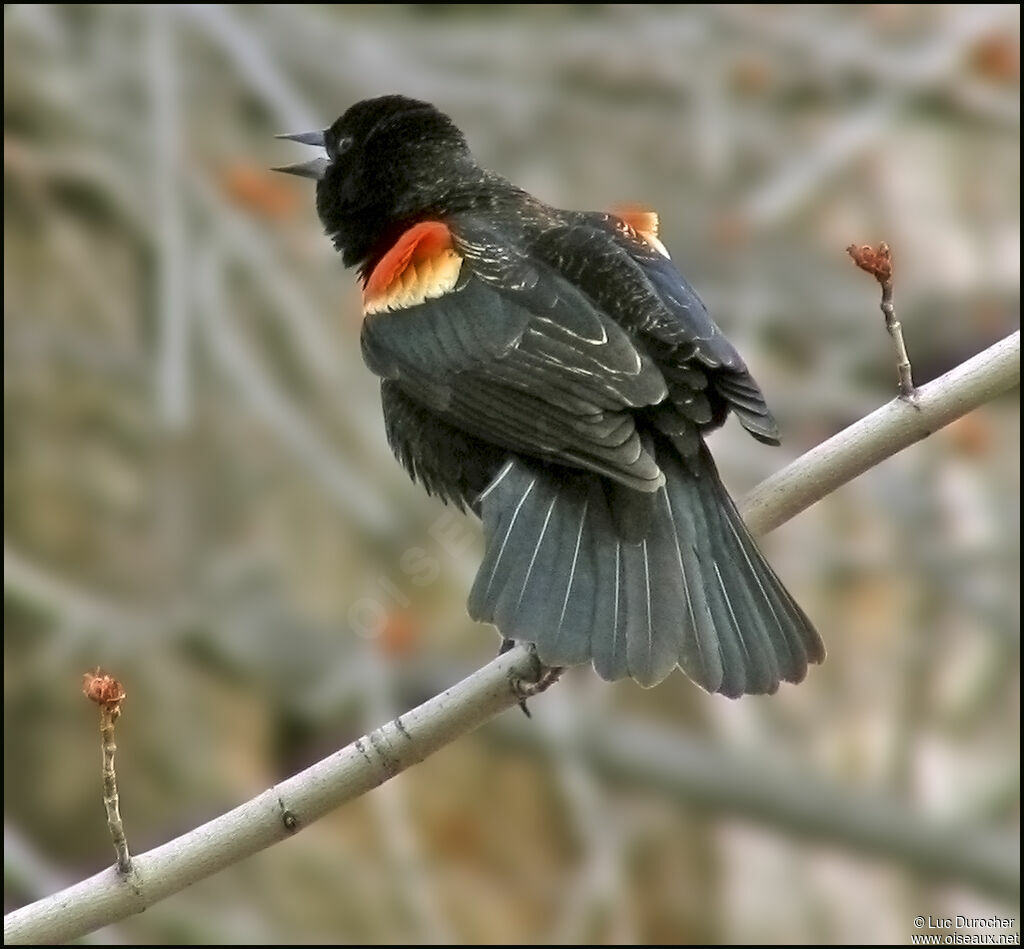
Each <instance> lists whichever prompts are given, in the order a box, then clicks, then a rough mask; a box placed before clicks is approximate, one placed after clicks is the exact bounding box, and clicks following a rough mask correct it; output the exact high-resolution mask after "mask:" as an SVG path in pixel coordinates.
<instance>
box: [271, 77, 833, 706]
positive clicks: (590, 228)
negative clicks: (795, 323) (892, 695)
mask: <svg viewBox="0 0 1024 949" xmlns="http://www.w3.org/2000/svg"><path fill="white" fill-rule="evenodd" d="M283 137H285V138H289V139H292V140H295V141H299V142H303V143H305V144H308V145H316V146H322V147H323V148H325V149H326V152H327V157H326V158H322V157H321V158H316V159H314V160H313V161H310V162H306V163H304V164H299V165H291V166H288V167H286V168H282V169H279V170H281V171H287V172H290V173H293V174H298V175H303V176H305V177H309V178H315V179H316V181H317V188H316V207H317V211H318V213H319V215H320V219H321V221H322V222H323V225H324V228H325V229H326V231H327V233H328V235H329V236H330V238H331V239H332V240H333V242H334V245H335V247H336V248H337V249H338V250H339V251H340V252H341V254H342V259H343V260H344V262H345V264H346V266H350V267H351V266H356V267H358V268H359V274H360V276H361V278H362V284H363V309H364V313H365V319H364V321H363V329H362V349H363V356H364V358H365V360H366V364H367V366H369V368H370V369H371V370H372V371H373V372H374V373H376V374H377V375H378V376H380V378H381V380H382V382H381V399H382V402H383V408H384V420H385V424H386V426H387V434H388V439H389V441H390V443H391V446H392V448H393V450H394V452H395V455H396V456H397V458H398V460H399V461H400V462H401V463H402V464H403V465H404V466H405V468H406V469H407V470H408V472H409V474H410V475H411V476H412V477H413V478H414V479H415V480H418V481H420V482H421V483H422V484H423V486H424V487H425V488H426V489H427V491H429V492H430V493H432V494H436V495H438V496H439V497H441V498H443V499H444V500H445V501H451V502H453V503H455V504H457V505H460V506H462V507H469V508H470V509H472V510H473V511H474V512H476V513H477V514H478V515H479V516H480V518H481V519H482V521H483V527H484V534H485V537H486V542H487V552H486V554H485V556H484V561H483V565H482V566H481V568H480V572H479V574H478V575H477V578H476V582H475V583H474V585H473V590H472V592H471V594H470V597H469V612H470V615H471V616H472V617H473V618H474V619H477V620H481V621H485V622H490V623H494V624H495V625H496V626H497V627H498V629H499V630H500V632H501V633H502V635H503V636H505V637H506V638H507V639H508V640H520V641H525V642H530V643H535V644H536V649H537V654H538V656H539V658H540V660H541V661H542V662H543V663H545V664H546V665H549V666H563V665H572V664H577V663H583V662H586V661H588V660H592V661H593V664H594V668H595V669H596V670H597V672H598V674H599V675H601V676H602V677H603V678H605V679H621V678H624V677H626V676H632V678H634V679H635V680H636V681H637V682H639V683H640V684H641V685H644V686H651V685H654V684H656V683H658V682H660V681H661V680H662V679H664V678H665V676H667V675H668V674H669V672H671V671H672V669H673V668H674V667H675V666H676V665H678V666H680V668H682V670H683V671H684V672H685V673H686V674H687V675H688V676H689V677H690V678H691V679H693V680H694V681H695V682H697V683H698V684H699V685H701V686H703V687H704V688H705V689H707V690H708V691H710V692H722V693H724V694H725V695H729V696H739V695H742V694H744V693H764V692H774V691H775V690H776V689H777V688H778V685H779V681H780V680H785V681H788V682H799V681H800V680H801V679H803V677H804V675H805V674H806V672H807V664H808V663H809V662H820V661H821V660H822V659H823V658H824V655H825V650H824V647H823V645H822V642H821V640H820V638H819V637H818V634H817V633H816V632H815V630H814V627H813V626H812V625H811V623H810V621H809V620H808V618H807V617H806V615H805V614H804V612H803V611H802V610H801V609H800V607H799V606H798V605H797V604H796V603H795V602H794V601H793V598H792V597H791V596H790V595H789V593H788V592H787V591H786V589H785V588H784V587H783V585H782V583H781V582H780V581H779V579H778V577H776V575H775V573H774V572H773V571H772V569H771V567H770V566H769V565H768V563H767V562H766V561H765V559H764V557H763V556H762V554H761V552H760V551H759V550H758V548H757V545H756V544H755V543H754V540H753V538H752V537H751V536H750V533H749V532H748V530H747V529H746V527H745V526H744V524H743V521H742V520H741V518H740V516H739V514H738V513H737V510H736V506H735V505H734V504H733V502H732V500H731V499H730V497H729V495H728V494H727V492H726V491H725V488H724V487H723V486H722V483H721V481H720V480H719V477H718V472H717V470H716V468H715V464H714V461H713V460H712V458H711V454H710V452H709V451H708V449H707V446H706V445H705V444H704V438H703V434H704V432H706V431H709V430H711V429H714V428H717V427H718V426H720V425H721V424H722V423H723V422H724V421H725V418H726V416H727V415H728V414H729V412H733V413H734V414H735V415H736V417H737V418H738V419H739V422H740V424H741V425H742V426H743V427H744V428H746V429H747V431H749V432H750V434H752V435H753V436H754V437H755V438H757V439H758V440H760V441H762V442H767V443H768V444H772V445H774V444H778V430H777V428H776V424H775V421H774V419H773V418H772V416H771V413H770V412H769V411H768V408H767V406H766V405H765V401H764V397H763V396H762V394H761V390H760V389H759V388H758V386H757V383H756V382H754V380H753V378H751V375H750V373H749V372H748V371H747V368H746V366H745V365H744V363H743V360H742V359H741V358H740V357H739V355H738V354H737V352H736V350H735V349H734V348H733V347H732V345H731V344H730V343H729V341H728V340H727V339H726V338H725V337H724V336H723V335H722V333H721V331H720V330H719V328H718V327H717V326H716V325H715V323H714V322H713V321H712V320H711V317H710V316H709V315H708V313H707V310H706V309H705V308H704V305H703V303H701V301H700V299H699V298H698V297H697V294H696V293H695V292H694V290H693V289H692V288H691V287H690V285H689V284H688V283H687V282H686V280H684V279H683V277H682V276H680V274H679V272H678V271H677V270H676V268H675V267H674V266H673V264H672V263H671V261H670V260H669V258H668V254H667V253H666V251H665V248H664V247H663V246H662V244H661V242H660V241H659V240H658V237H657V218H656V216H655V215H654V214H651V213H640V214H608V213H600V212H582V211H563V210H559V209H557V208H553V207H550V206H549V205H547V204H544V203H543V202H542V201H539V200H537V199H536V198H534V197H533V196H531V195H529V194H527V193H526V192H525V191H523V190H522V189H520V188H517V187H516V186H515V185H513V184H511V183H510V182H508V181H506V180H505V179H504V178H502V177H500V176H499V175H497V174H494V173H493V172H490V171H487V170H485V169H483V168H481V167H480V166H479V165H478V164H477V163H476V161H475V160H474V158H473V156H472V154H471V153H470V151H469V148H468V146H467V144H466V140H465V138H464V137H463V134H462V132H460V131H459V129H458V128H456V126H455V125H454V123H453V122H452V121H451V119H449V118H448V117H447V116H446V115H443V114H442V113H441V112H439V111H438V110H437V109H435V108H434V107H433V106H432V105H429V104H428V103H426V102H419V101H416V100H414V99H408V98H405V97H403V96H384V97H382V98H378V99H369V100H366V101H363V102H359V103H357V104H356V105H354V106H352V108H350V109H349V110H348V111H347V112H346V113H345V114H344V115H343V116H342V117H341V118H340V119H338V120H337V121H336V122H335V123H334V124H333V125H332V126H331V127H330V128H329V129H327V130H325V131H323V132H310V133H304V134H300V135H288V136H283Z"/></svg>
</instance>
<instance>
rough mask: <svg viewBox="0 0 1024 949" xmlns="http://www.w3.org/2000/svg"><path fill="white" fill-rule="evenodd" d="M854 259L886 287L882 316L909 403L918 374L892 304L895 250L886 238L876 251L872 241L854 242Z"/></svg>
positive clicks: (851, 249) (850, 250)
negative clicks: (870, 242)
mask: <svg viewBox="0 0 1024 949" xmlns="http://www.w3.org/2000/svg"><path fill="white" fill-rule="evenodd" d="M846 253H848V254H849V255H850V256H851V257H852V258H853V262H854V263H855V264H856V265H857V266H858V267H860V269H861V270H863V271H864V272H865V273H869V274H871V276H873V277H874V278H875V279H876V280H877V281H878V284H879V286H880V287H881V288H882V303H881V308H882V315H883V316H884V317H885V328H886V329H887V330H888V331H889V335H890V336H891V337H892V342H893V346H895V347H896V373H897V377H898V379H899V387H900V397H901V398H903V399H906V400H907V401H908V402H914V401H915V400H916V398H917V389H916V387H915V386H914V377H913V375H912V374H911V371H910V356H908V355H907V344H906V343H905V342H904V341H903V324H902V323H901V322H900V321H899V320H897V319H896V310H895V308H894V307H893V303H892V251H890V250H889V245H888V244H886V243H885V241H882V243H881V244H879V245H878V250H875V249H874V248H873V247H871V246H870V245H868V244H863V245H861V246H860V247H858V246H857V245H856V244H851V245H850V246H849V247H847V248H846Z"/></svg>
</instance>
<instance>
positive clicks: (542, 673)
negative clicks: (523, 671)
mask: <svg viewBox="0 0 1024 949" xmlns="http://www.w3.org/2000/svg"><path fill="white" fill-rule="evenodd" d="M514 645H515V641H514V640H512V639H503V640H502V641H501V646H500V647H499V648H498V655H499V656H501V655H503V654H504V653H506V652H508V651H509V650H510V649H511V648H512V647H513V646H514ZM529 648H530V653H531V654H532V656H533V658H534V660H535V662H536V664H535V670H536V671H535V677H534V678H530V679H526V678H522V677H518V676H517V677H515V678H513V679H512V680H511V686H512V691H513V692H514V693H515V694H516V695H517V696H518V698H519V707H520V708H521V709H522V710H523V714H524V715H525V716H526V717H527V718H532V717H533V716H532V715H531V714H530V710H529V708H527V706H526V700H527V699H529V698H533V696H535V695H540V693H541V692H544V691H546V690H547V689H549V688H551V686H553V685H554V684H555V683H556V682H557V681H558V680H559V679H560V678H561V677H562V673H563V672H565V667H564V666H545V665H543V664H542V663H541V661H540V660H539V659H538V658H537V647H536V646H534V645H533V644H532V643H531V644H530V646H529Z"/></svg>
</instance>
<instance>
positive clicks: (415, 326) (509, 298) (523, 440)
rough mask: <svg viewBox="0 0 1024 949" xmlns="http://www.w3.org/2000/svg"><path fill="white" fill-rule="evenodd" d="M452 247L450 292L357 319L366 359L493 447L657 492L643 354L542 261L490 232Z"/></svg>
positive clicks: (658, 389) (658, 378) (649, 369)
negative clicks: (639, 415) (454, 263)
mask: <svg viewBox="0 0 1024 949" xmlns="http://www.w3.org/2000/svg"><path fill="white" fill-rule="evenodd" d="M457 246H458V250H459V252H460V253H461V254H462V256H463V263H462V271H461V274H460V277H459V280H458V282H457V283H456V284H455V286H454V287H453V288H452V289H451V290H449V291H448V292H446V293H444V294H443V295H441V296H439V297H437V298H435V299H424V300H422V302H419V303H416V304H415V305H412V306H406V307H403V308H401V309H397V310H393V311H388V312H378V313H374V314H372V315H370V316H368V317H367V318H366V319H365V321H364V323H363V333H362V345H363V353H364V357H365V359H366V362H367V365H368V366H369V367H370V368H371V369H372V370H373V371H374V372H375V373H377V374H378V375H380V376H382V377H383V378H384V379H386V380H389V381H391V382H393V383H395V384H396V385H397V386H398V387H399V388H400V389H401V391H402V392H403V393H404V394H405V395H406V396H408V397H410V398H411V399H413V400H414V401H415V402H417V403H419V404H420V405H422V406H424V407H425V408H426V409H429V410H430V411H432V412H435V413H437V415H439V416H440V417H441V418H442V419H443V420H444V421H445V422H446V423H447V424H449V425H451V426H454V427H455V428H458V429H461V430H463V431H466V432H468V433H470V434H471V435H473V436H475V437H476V438H479V439H482V440H484V441H486V442H488V443H490V444H492V445H496V446H499V447H501V448H504V449H507V450H511V451H515V452H519V453H522V454H525V455H528V456H531V457H534V458H539V459H542V460H545V461H549V462H556V463H561V464H566V465H570V466H572V467H576V468H581V469H586V470H590V471H594V472H597V473H599V474H602V475H604V476H606V477H608V478H610V479H611V480H613V481H615V482H618V483H620V484H622V485H625V486H627V487H630V488H633V489H637V490H640V491H644V492H653V491H656V490H657V489H658V488H659V487H660V486H661V485H662V484H663V483H664V478H663V475H662V473H661V470H660V469H659V467H658V465H657V463H656V462H655V460H654V457H653V455H652V454H651V453H650V452H649V451H648V450H647V449H646V448H645V447H644V445H643V444H642V443H641V439H640V436H639V434H638V432H637V429H636V425H635V422H634V418H633V410H635V409H638V408H641V407H645V406H650V405H654V404H656V403H658V402H660V401H661V400H662V399H664V397H665V395H666V393H667V387H666V383H665V380H664V378H663V376H662V374H661V372H660V371H659V370H658V368H657V367H656V366H655V364H654V362H653V361H652V360H651V358H650V357H649V356H648V355H647V354H646V353H645V352H644V351H643V350H642V349H641V348H639V347H637V346H636V345H635V344H634V342H633V340H631V338H630V336H629V335H628V334H627V333H626V332H625V331H624V330H623V329H622V328H621V327H620V326H619V325H617V324H616V322H615V321H614V320H612V319H610V318H609V317H608V316H607V315H606V314H604V313H602V312H601V311H600V310H599V309H598V308H597V307H595V306H594V304H593V303H592V302H591V300H590V299H588V297H587V296H584V294H582V293H581V292H580V291H579V290H578V289H576V288H575V287H574V286H573V285H572V284H571V283H570V282H569V281H568V280H566V279H565V278H564V277H562V276H560V275H559V274H558V273H557V272H555V271H554V270H553V269H552V268H550V267H548V266H546V265H544V264H542V263H534V262H532V261H530V260H528V259H526V258H525V257H524V256H522V255H517V254H515V253H513V252H512V251H510V250H509V249H507V248H506V247H504V246H503V245H502V244H501V243H499V242H497V241H493V240H488V242H487V243H486V244H482V243H480V242H479V240H478V241H476V242H474V243H470V242H468V241H467V242H466V243H464V244H463V243H459V244H457Z"/></svg>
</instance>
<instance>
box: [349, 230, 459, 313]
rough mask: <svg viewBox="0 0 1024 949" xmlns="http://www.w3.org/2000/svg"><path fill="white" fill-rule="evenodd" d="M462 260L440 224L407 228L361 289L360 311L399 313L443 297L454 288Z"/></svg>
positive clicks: (450, 235) (449, 234) (450, 236)
mask: <svg viewBox="0 0 1024 949" xmlns="http://www.w3.org/2000/svg"><path fill="white" fill-rule="evenodd" d="M461 266H462V258H461V257H460V256H459V255H458V253H457V252H456V251H455V247H454V243H453V241H452V233H451V231H450V230H449V229H448V225H446V224H444V223H442V222H441V221H422V222H421V223H419V224H415V225H413V226H412V227H410V228H409V230H407V231H406V232H405V233H404V234H402V236H401V237H399V238H398V240H397V241H396V242H395V245H394V247H392V248H391V250H389V251H388V252H387V253H386V254H385V255H384V256H383V257H382V258H381V259H380V262H379V263H378V264H377V266H376V267H374V268H373V271H372V272H371V273H370V274H369V276H368V277H367V278H366V283H365V284H364V287H363V311H364V312H365V313H366V314H367V315H369V314H371V313H379V312H381V311H382V310H400V309H404V308H405V307H410V306H416V305H418V304H420V303H423V302H424V301H425V300H429V299H432V298H436V297H439V296H443V295H444V294H445V293H448V292H449V291H450V290H452V289H453V288H454V287H455V283H456V281H457V280H458V276H459V270H460V269H461Z"/></svg>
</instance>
